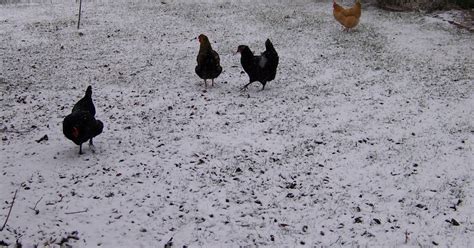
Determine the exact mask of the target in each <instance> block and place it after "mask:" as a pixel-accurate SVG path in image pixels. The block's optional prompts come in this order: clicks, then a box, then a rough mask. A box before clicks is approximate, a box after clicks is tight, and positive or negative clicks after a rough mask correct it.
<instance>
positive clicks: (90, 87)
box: [86, 85, 92, 97]
mask: <svg viewBox="0 0 474 248" xmlns="http://www.w3.org/2000/svg"><path fill="white" fill-rule="evenodd" d="M86 96H87V97H91V96H92V86H90V85H89V86H88V87H87V89H86Z"/></svg>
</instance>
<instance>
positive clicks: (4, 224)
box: [0, 189, 18, 232]
mask: <svg viewBox="0 0 474 248" xmlns="http://www.w3.org/2000/svg"><path fill="white" fill-rule="evenodd" d="M17 192H18V189H17V190H15V194H14V195H13V200H12V204H11V205H10V210H8V215H7V218H6V219H5V222H4V223H3V226H2V228H0V232H1V231H3V229H4V228H5V226H6V225H7V222H8V218H10V213H11V212H12V208H13V204H15V199H16V193H17Z"/></svg>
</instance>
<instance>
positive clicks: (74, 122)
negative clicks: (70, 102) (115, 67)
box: [63, 86, 104, 154]
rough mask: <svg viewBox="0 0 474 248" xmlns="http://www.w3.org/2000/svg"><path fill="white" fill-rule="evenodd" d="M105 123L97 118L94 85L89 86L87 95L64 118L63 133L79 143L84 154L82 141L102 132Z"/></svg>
mask: <svg viewBox="0 0 474 248" xmlns="http://www.w3.org/2000/svg"><path fill="white" fill-rule="evenodd" d="M103 129H104V124H103V123H102V122H101V121H99V120H96V119H95V107H94V103H93V102H92V87H91V86H89V87H87V90H86V95H85V96H84V97H83V98H82V99H81V100H79V101H78V102H77V103H76V104H75V105H74V107H73V109H72V113H71V114H69V115H68V116H66V117H65V118H64V121H63V133H64V135H65V136H66V138H68V139H70V140H72V141H73V142H74V143H75V144H76V145H79V154H82V143H84V142H86V141H87V140H89V145H90V146H93V145H94V144H93V142H92V138H94V137H95V136H97V135H99V134H101V133H102V130H103Z"/></svg>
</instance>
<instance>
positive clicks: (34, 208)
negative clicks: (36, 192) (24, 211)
mask: <svg viewBox="0 0 474 248" xmlns="http://www.w3.org/2000/svg"><path fill="white" fill-rule="evenodd" d="M41 200H43V197H41V198H40V199H39V200H38V201H37V202H36V204H35V206H34V207H33V208H30V209H31V210H33V211H35V214H39V212H40V211H39V210H38V209H36V206H38V203H39V202H40V201H41Z"/></svg>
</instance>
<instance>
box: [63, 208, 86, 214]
mask: <svg viewBox="0 0 474 248" xmlns="http://www.w3.org/2000/svg"><path fill="white" fill-rule="evenodd" d="M88 210H89V209H88V208H86V209H84V210H81V211H75V212H66V213H65V214H80V213H85V212H87V211H88Z"/></svg>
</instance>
